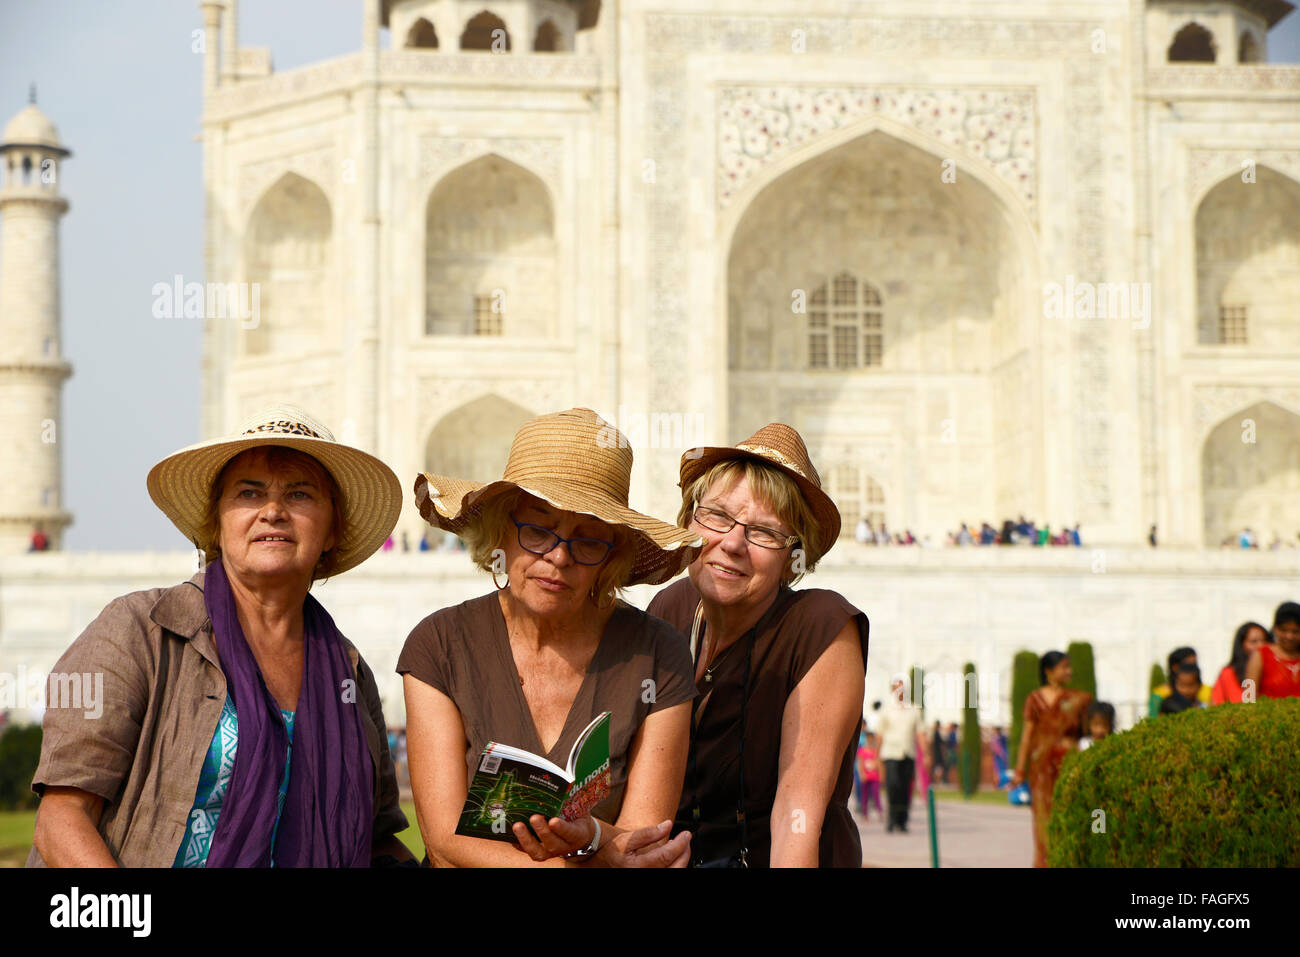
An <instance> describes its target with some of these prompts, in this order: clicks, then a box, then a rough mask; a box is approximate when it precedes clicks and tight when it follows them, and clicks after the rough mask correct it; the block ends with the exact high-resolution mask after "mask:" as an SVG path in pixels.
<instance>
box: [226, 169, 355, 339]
mask: <svg viewBox="0 0 1300 957" xmlns="http://www.w3.org/2000/svg"><path fill="white" fill-rule="evenodd" d="M331 231H332V217H331V215H330V204H329V200H328V199H326V197H325V193H324V192H323V191H322V190H321V188H320V187H319V186H317V185H316V184H315V183H313V182H311V181H310V180H308V179H304V178H303V177H301V176H299V175H298V174H296V173H286V174H285V175H284V176H282V177H281V178H280V179H279V180H278V181H276V183H275V185H273V186H272V187H271V188H270V189H268V190H267V191H266V193H265V194H263V196H262V198H261V199H260V200H258V202H257V205H256V206H255V207H254V209H253V213H252V216H251V217H250V218H249V222H248V228H247V230H246V231H245V233H244V263H245V272H246V276H247V281H248V282H249V283H255V284H256V288H257V291H258V310H259V316H258V318H257V324H256V325H255V326H251V327H249V326H246V327H245V329H244V333H243V342H244V349H243V351H244V354H246V355H261V354H265V353H277V352H280V353H301V352H303V351H310V350H312V349H318V348H322V347H327V346H328V345H330V344H331V342H332V339H333V338H334V336H333V333H332V323H331V322H330V321H329V319H328V318H327V317H328V316H329V315H331V313H330V310H329V309H328V308H327V304H328V303H329V302H330V299H329V297H328V296H327V293H326V286H327V280H328V278H329V276H330V274H331V268H330V267H331V264H332V250H331Z"/></svg>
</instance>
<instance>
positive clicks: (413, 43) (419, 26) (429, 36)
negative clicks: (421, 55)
mask: <svg viewBox="0 0 1300 957" xmlns="http://www.w3.org/2000/svg"><path fill="white" fill-rule="evenodd" d="M406 47H407V49H413V50H436V49H438V31H437V30H435V29H434V27H433V24H432V23H430V22H429V21H428V20H427V19H425V18H424V17H420V18H419V19H418V20H416V21H415V22H414V23H412V24H411V29H409V30H408V31H406Z"/></svg>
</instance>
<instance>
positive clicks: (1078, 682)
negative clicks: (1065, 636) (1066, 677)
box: [1065, 641, 1097, 701]
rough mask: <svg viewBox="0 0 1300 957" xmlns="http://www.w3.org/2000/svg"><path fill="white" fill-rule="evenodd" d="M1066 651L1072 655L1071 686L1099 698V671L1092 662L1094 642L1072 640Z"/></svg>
mask: <svg viewBox="0 0 1300 957" xmlns="http://www.w3.org/2000/svg"><path fill="white" fill-rule="evenodd" d="M1065 653H1066V654H1067V655H1069V656H1070V669H1071V670H1072V671H1073V672H1074V677H1072V678H1071V679H1070V684H1069V687H1071V688H1073V689H1075V690H1076V691H1086V692H1088V694H1090V695H1092V700H1093V701H1096V700H1097V672H1096V668H1095V667H1094V665H1093V662H1092V643H1091V642H1088V641H1072V642H1070V645H1069V647H1068V648H1066V649H1065Z"/></svg>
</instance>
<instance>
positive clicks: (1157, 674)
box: [1147, 664, 1165, 691]
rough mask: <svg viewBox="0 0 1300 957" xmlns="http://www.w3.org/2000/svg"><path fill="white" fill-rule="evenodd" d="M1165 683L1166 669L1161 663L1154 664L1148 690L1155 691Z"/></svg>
mask: <svg viewBox="0 0 1300 957" xmlns="http://www.w3.org/2000/svg"><path fill="white" fill-rule="evenodd" d="M1164 683H1165V669H1164V668H1161V667H1160V665H1158V664H1155V665H1152V666H1151V679H1150V685H1151V686H1150V687H1149V688H1147V691H1155V690H1156V689H1157V688H1159V687H1160V686H1161V685H1162V684H1164Z"/></svg>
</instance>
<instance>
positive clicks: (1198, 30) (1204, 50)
mask: <svg viewBox="0 0 1300 957" xmlns="http://www.w3.org/2000/svg"><path fill="white" fill-rule="evenodd" d="M1167 58H1168V60H1169V62H1170V63H1214V62H1215V60H1216V59H1217V58H1218V44H1216V43H1215V42H1214V34H1213V33H1211V32H1210V31H1209V30H1207V29H1206V28H1205V27H1203V26H1201V25H1200V24H1199V23H1196V22H1195V21H1193V22H1190V23H1187V24H1184V26H1183V27H1182V28H1181V29H1180V30H1179V31H1178V32H1177V33H1175V34H1174V39H1173V42H1172V43H1170V44H1169V52H1168V57H1167Z"/></svg>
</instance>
